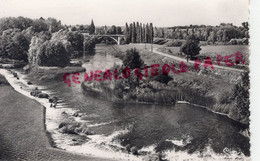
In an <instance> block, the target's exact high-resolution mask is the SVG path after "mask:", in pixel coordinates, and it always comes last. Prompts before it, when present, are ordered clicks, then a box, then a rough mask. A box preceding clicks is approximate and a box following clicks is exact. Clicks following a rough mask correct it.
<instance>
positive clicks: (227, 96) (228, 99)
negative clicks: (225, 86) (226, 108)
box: [219, 92, 231, 104]
mask: <svg viewBox="0 0 260 161" xmlns="http://www.w3.org/2000/svg"><path fill="white" fill-rule="evenodd" d="M219 101H220V103H221V104H229V103H231V94H230V93H229V92H225V93H224V94H223V95H222V96H221V97H220V100H219Z"/></svg>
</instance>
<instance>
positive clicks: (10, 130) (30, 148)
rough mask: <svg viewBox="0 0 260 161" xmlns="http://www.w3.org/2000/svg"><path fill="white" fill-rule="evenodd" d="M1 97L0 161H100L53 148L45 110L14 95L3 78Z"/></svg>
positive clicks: (33, 101)
mask: <svg viewBox="0 0 260 161" xmlns="http://www.w3.org/2000/svg"><path fill="white" fill-rule="evenodd" d="M0 93H1V97H0V102H1V104H0V110H1V113H0V118H1V121H0V131H1V133H0V139H1V141H0V142H1V144H0V160H91V161H92V160H103V159H100V158H94V157H91V156H84V155H79V154H74V153H69V152H66V151H63V150H60V149H56V148H53V147H52V146H51V144H52V141H51V139H50V137H48V133H47V131H46V128H45V107H43V106H42V105H40V104H39V103H38V102H36V101H35V100H32V99H30V98H28V97H26V96H24V95H22V94H20V93H18V92H16V91H15V90H14V89H13V88H12V87H11V86H10V85H9V83H8V82H7V81H6V79H5V78H4V77H3V76H2V75H0ZM104 160H107V159H104Z"/></svg>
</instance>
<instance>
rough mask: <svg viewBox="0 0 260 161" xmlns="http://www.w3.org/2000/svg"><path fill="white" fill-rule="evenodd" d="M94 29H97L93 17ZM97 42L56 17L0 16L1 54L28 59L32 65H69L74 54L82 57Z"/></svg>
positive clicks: (4, 56)
mask: <svg viewBox="0 0 260 161" xmlns="http://www.w3.org/2000/svg"><path fill="white" fill-rule="evenodd" d="M91 27H92V29H91ZM90 30H91V31H93V32H95V26H94V22H93V21H92V23H91V25H90ZM95 43H96V42H95V41H94V40H92V39H91V40H90V39H88V38H87V39H85V38H84V35H83V34H82V33H81V32H79V31H69V29H68V27H67V26H63V25H61V22H60V21H58V20H56V19H54V18H47V19H46V20H45V19H43V18H39V19H34V20H33V19H29V18H24V17H17V18H14V17H7V18H2V19H0V56H1V58H8V59H15V60H22V61H26V62H27V61H28V62H29V63H30V65H31V66H35V65H40V66H66V65H68V64H69V62H70V58H76V57H81V56H82V55H83V52H84V51H86V54H88V52H89V51H91V50H93V49H94V47H95Z"/></svg>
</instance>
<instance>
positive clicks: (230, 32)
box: [154, 22, 249, 43]
mask: <svg viewBox="0 0 260 161" xmlns="http://www.w3.org/2000/svg"><path fill="white" fill-rule="evenodd" d="M241 25H242V26H239V27H238V26H234V25H233V24H232V23H221V24H220V25H219V26H206V25H190V26H175V27H168V28H157V27H155V29H154V36H155V37H158V38H169V39H187V38H188V37H189V36H190V35H195V36H196V37H197V38H198V39H199V41H208V42H213V43H214V42H217V41H218V42H227V41H230V40H231V39H242V38H249V27H248V23H247V22H244V23H242V24H241Z"/></svg>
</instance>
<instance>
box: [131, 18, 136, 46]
mask: <svg viewBox="0 0 260 161" xmlns="http://www.w3.org/2000/svg"><path fill="white" fill-rule="evenodd" d="M132 43H136V26H135V22H134V23H133V30H132Z"/></svg>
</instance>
